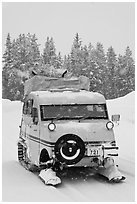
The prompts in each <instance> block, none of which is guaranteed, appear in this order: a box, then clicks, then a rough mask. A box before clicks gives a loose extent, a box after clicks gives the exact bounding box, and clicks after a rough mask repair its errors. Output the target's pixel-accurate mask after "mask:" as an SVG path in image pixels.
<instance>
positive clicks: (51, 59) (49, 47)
mask: <svg viewBox="0 0 137 204" xmlns="http://www.w3.org/2000/svg"><path fill="white" fill-rule="evenodd" d="M42 56H43V61H44V64H46V65H49V66H54V67H55V66H56V60H57V56H56V48H55V45H54V41H53V38H49V37H47V41H46V43H45V47H44V51H43V55H42Z"/></svg>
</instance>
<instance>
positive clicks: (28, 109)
mask: <svg viewBox="0 0 137 204" xmlns="http://www.w3.org/2000/svg"><path fill="white" fill-rule="evenodd" d="M27 105H28V108H27V114H28V115H31V113H32V107H33V99H29V100H28V104H27Z"/></svg>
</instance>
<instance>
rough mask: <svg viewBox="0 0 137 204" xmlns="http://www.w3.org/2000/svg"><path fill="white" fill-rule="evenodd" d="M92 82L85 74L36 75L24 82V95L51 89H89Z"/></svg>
mask: <svg viewBox="0 0 137 204" xmlns="http://www.w3.org/2000/svg"><path fill="white" fill-rule="evenodd" d="M89 87H90V82H89V79H88V78H87V77H85V76H80V77H78V78H76V77H72V78H50V77H46V76H38V75H36V76H34V77H32V78H31V79H29V80H27V81H26V82H25V84H24V95H25V96H26V95H28V94H29V93H30V92H32V91H47V90H50V89H65V88H66V89H67V88H71V89H73V88H74V89H79V90H82V89H84V90H89Z"/></svg>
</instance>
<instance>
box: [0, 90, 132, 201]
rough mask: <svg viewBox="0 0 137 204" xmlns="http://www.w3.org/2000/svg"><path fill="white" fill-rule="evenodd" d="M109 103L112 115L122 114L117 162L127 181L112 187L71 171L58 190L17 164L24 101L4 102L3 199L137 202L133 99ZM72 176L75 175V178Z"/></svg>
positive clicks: (102, 180) (96, 177)
mask: <svg viewBox="0 0 137 204" xmlns="http://www.w3.org/2000/svg"><path fill="white" fill-rule="evenodd" d="M134 95H135V93H134V92H132V93H130V94H128V95H127V96H125V97H121V98H118V99H115V100H110V101H108V102H107V103H108V108H109V113H110V115H111V114H117V113H120V114H121V121H120V124H119V125H118V126H117V127H115V133H116V138H117V144H118V146H119V147H120V151H119V158H118V160H117V162H118V164H119V169H120V170H121V172H123V173H124V175H125V176H126V180H125V181H124V182H123V183H119V184H110V183H108V182H107V181H106V180H104V179H103V178H102V177H98V176H93V175H92V174H91V173H90V174H89V175H88V176H87V173H86V172H85V174H82V175H81V174H78V172H74V171H72V172H71V174H69V175H68V177H66V176H64V177H63V178H62V179H63V184H62V185H61V186H59V187H58V188H55V187H52V186H45V185H44V184H43V183H42V182H41V180H40V179H38V177H37V176H36V175H34V174H32V173H31V172H28V171H27V170H25V169H24V168H23V167H22V166H20V164H19V163H18V161H17V146H16V143H17V139H18V135H19V128H18V126H19V125H20V117H21V107H22V104H21V102H11V101H9V100H3V106H2V109H3V116H2V120H3V125H2V126H3V140H2V147H3V149H2V159H3V161H2V179H3V181H2V184H3V185H2V189H3V192H2V196H3V201H6V202H8V201H12V202H16V201H18V202H20V201H23V202H27V201H28V202H29V201H30V202H34V201H35V202H39V201H43V202H44V201H45V202H50V201H53V202H57V201H58V202H59V201H64V202H70V201H73V202H82V201H83V202H84V201H88V202H96V201H98V202H100V201H103V202H108V201H109V202H118V201H119V202H120V201H124V202H133V201H134V200H135V198H134V197H135V171H134V168H135V156H134V151H135V147H134V145H135V141H134V136H135V132H134V127H135V120H134V107H135V104H134V97H135V96H134ZM72 174H73V175H72Z"/></svg>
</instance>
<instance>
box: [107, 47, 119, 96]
mask: <svg viewBox="0 0 137 204" xmlns="http://www.w3.org/2000/svg"><path fill="white" fill-rule="evenodd" d="M116 73H117V58H116V54H115V52H114V49H113V47H112V46H111V47H109V48H108V52H107V73H106V74H107V80H106V84H107V90H106V97H107V99H112V98H116V97H117V88H116V85H117V74H116Z"/></svg>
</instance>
